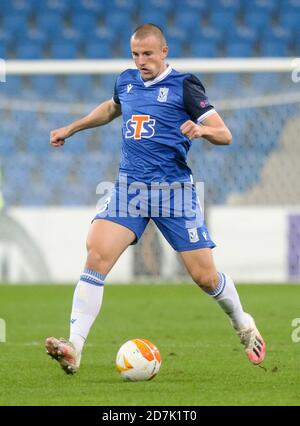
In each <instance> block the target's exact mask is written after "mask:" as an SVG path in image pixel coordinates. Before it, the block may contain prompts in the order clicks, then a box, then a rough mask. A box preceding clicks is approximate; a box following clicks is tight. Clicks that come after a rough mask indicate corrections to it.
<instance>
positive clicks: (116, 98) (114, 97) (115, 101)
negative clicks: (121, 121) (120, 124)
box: [112, 79, 121, 105]
mask: <svg viewBox="0 0 300 426" xmlns="http://www.w3.org/2000/svg"><path fill="white" fill-rule="evenodd" d="M112 100H113V101H114V103H115V104H117V105H120V103H121V102H120V99H119V94H118V79H117V80H116V82H115V87H114V93H113V97H112Z"/></svg>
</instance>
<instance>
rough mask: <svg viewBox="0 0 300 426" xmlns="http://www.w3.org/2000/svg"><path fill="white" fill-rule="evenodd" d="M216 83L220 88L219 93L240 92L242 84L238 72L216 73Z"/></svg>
mask: <svg viewBox="0 0 300 426" xmlns="http://www.w3.org/2000/svg"><path fill="white" fill-rule="evenodd" d="M214 84H215V85H216V87H218V88H219V93H222V92H223V93H232V92H233V91H234V93H238V91H239V88H240V85H241V76H240V74H238V73H237V74H236V73H229V74H216V75H215V76H214Z"/></svg>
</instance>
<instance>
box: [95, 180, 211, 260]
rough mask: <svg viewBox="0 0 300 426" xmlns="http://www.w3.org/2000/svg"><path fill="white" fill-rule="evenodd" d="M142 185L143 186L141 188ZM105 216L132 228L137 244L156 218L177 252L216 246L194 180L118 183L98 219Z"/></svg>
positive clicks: (98, 214) (101, 208)
mask: <svg viewBox="0 0 300 426" xmlns="http://www.w3.org/2000/svg"><path fill="white" fill-rule="evenodd" d="M141 185H142V187H141ZM96 219H105V220H109V221H111V222H114V223H118V224H120V225H123V226H125V227H126V228H129V229H131V230H132V231H133V232H134V233H135V236H136V239H135V241H134V242H133V244H136V243H137V242H138V240H139V239H140V238H141V236H142V235H143V232H144V230H145V228H146V226H147V224H148V222H149V220H153V221H154V222H155V224H156V225H157V227H158V229H159V230H160V231H161V233H162V234H163V236H164V237H165V238H166V240H167V241H168V242H169V244H170V245H171V246H172V247H173V248H174V250H176V251H179V252H180V251H187V250H195V249H200V248H214V247H215V246H216V245H215V243H214V242H213V241H212V239H211V237H210V235H209V232H208V230H207V227H206V224H205V222H204V219H203V214H202V209H201V207H200V202H199V199H198V197H197V194H196V190H195V186H194V184H192V183H189V182H186V183H184V184H183V183H177V184H174V185H173V184H172V185H171V186H170V185H168V184H165V186H164V187H162V186H161V185H160V186H159V187H158V186H157V185H153V184H151V186H150V185H149V184H141V183H139V184H138V185H137V186H136V187H135V185H134V183H133V184H131V185H122V184H118V182H117V183H116V185H115V186H114V188H113V190H112V191H111V193H110V194H109V196H108V197H106V199H105V201H104V200H102V205H101V207H100V210H99V211H98V212H97V214H96V216H95V217H94V220H96Z"/></svg>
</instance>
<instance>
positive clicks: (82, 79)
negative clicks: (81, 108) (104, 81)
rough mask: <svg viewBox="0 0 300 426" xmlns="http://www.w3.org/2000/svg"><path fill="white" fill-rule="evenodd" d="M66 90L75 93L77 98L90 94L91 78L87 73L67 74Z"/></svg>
mask: <svg viewBox="0 0 300 426" xmlns="http://www.w3.org/2000/svg"><path fill="white" fill-rule="evenodd" d="M67 86H68V87H67V90H70V91H71V92H73V93H74V94H75V97H77V98H78V99H80V98H82V97H84V96H85V95H86V96H87V97H89V96H90V94H91V93H92V90H93V89H92V78H91V76H89V75H75V74H74V75H69V76H68V78H67Z"/></svg>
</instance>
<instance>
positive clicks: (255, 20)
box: [245, 11, 271, 31]
mask: <svg viewBox="0 0 300 426" xmlns="http://www.w3.org/2000/svg"><path fill="white" fill-rule="evenodd" d="M270 21H271V17H270V13H269V12H268V11H258V12H248V13H246V14H245V25H246V26H248V27H250V28H252V29H254V30H255V31H262V30H264V29H265V28H267V27H268V26H269V25H270Z"/></svg>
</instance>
